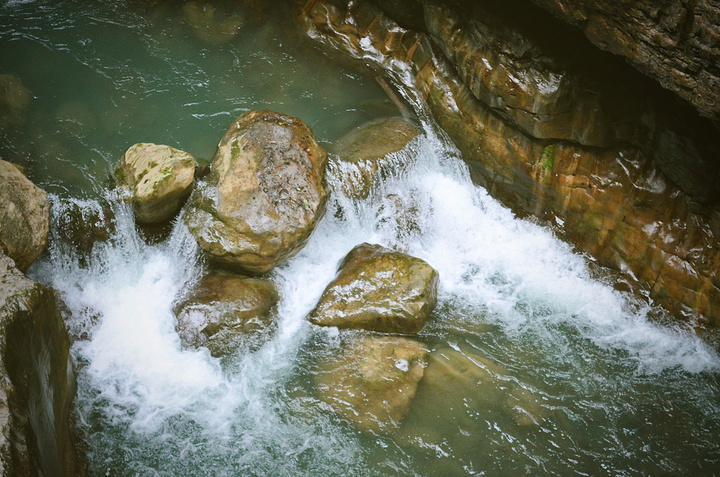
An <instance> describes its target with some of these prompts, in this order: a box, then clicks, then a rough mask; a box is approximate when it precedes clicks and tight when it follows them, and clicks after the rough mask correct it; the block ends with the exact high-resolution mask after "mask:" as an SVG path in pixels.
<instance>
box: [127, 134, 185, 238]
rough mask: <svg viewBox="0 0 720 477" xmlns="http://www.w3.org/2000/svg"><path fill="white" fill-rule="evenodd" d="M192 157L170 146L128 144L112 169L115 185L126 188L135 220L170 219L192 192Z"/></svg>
mask: <svg viewBox="0 0 720 477" xmlns="http://www.w3.org/2000/svg"><path fill="white" fill-rule="evenodd" d="M194 177H195V159H194V158H193V157H192V156H191V155H190V154H188V153H187V152H184V151H180V150H178V149H175V148H173V147H170V146H164V145H160V144H152V143H139V144H135V145H134V146H131V147H130V148H129V149H128V150H127V151H126V152H125V154H124V155H123V157H122V158H121V159H120V162H119V163H118V165H117V167H116V168H115V178H116V179H117V181H118V185H119V186H121V187H126V188H128V189H130V192H131V196H130V201H131V202H132V204H133V209H134V210H135V220H137V221H138V222H139V223H142V224H158V223H162V222H165V221H167V220H170V219H171V218H172V217H173V216H174V215H175V214H176V213H177V211H178V210H180V207H182V205H183V203H184V202H185V199H187V197H188V196H189V195H190V192H192V185H193V179H194Z"/></svg>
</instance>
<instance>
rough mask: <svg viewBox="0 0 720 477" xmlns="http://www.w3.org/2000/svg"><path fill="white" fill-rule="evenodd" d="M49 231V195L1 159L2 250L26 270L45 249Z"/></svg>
mask: <svg viewBox="0 0 720 477" xmlns="http://www.w3.org/2000/svg"><path fill="white" fill-rule="evenodd" d="M49 231H50V201H49V200H48V196H47V194H46V193H45V192H44V191H43V190H42V189H40V188H39V187H37V186H36V185H35V184H33V183H32V182H30V180H29V179H28V178H27V177H25V175H24V174H23V173H22V172H21V171H20V169H18V168H17V167H15V166H14V165H13V164H11V163H9V162H5V161H3V160H0V248H1V249H2V251H3V252H5V254H7V255H8V256H9V257H10V258H12V259H13V260H14V261H15V265H16V266H17V267H18V268H19V269H20V270H22V271H26V270H27V269H28V268H29V267H30V265H31V264H32V263H33V262H34V261H35V260H36V259H37V258H38V257H39V256H40V254H41V253H42V252H43V250H45V244H46V243H47V237H48V233H49Z"/></svg>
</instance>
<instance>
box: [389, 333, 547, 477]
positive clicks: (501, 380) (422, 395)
mask: <svg viewBox="0 0 720 477" xmlns="http://www.w3.org/2000/svg"><path fill="white" fill-rule="evenodd" d="M473 351H475V352H473ZM476 351H477V349H475V348H471V347H470V346H468V345H465V344H463V343H462V342H461V343H460V346H457V345H453V348H450V347H443V348H440V349H438V350H433V351H432V352H431V353H430V354H429V355H428V358H427V367H426V368H425V373H424V377H423V380H422V381H421V382H420V384H419V386H418V389H417V392H416V398H415V401H414V404H413V406H412V408H411V409H410V412H409V413H408V414H407V415H406V416H405V419H404V420H403V422H402V425H401V427H400V429H399V430H398V431H397V433H396V435H395V440H396V441H397V442H398V443H399V444H400V445H409V446H414V447H416V448H417V449H418V450H420V451H425V452H428V453H429V454H430V455H432V456H433V457H434V458H435V457H436V454H435V450H436V449H452V450H453V452H458V455H463V456H465V458H466V459H469V460H470V462H471V465H478V464H482V463H485V461H486V456H488V455H491V454H492V452H494V451H496V450H497V442H495V441H494V440H493V439H489V438H488V435H487V427H486V426H487V423H488V422H492V423H495V425H496V426H498V428H500V429H503V431H504V432H507V433H508V434H509V435H518V434H520V433H526V432H532V431H534V430H539V429H540V425H541V423H542V422H543V420H544V419H545V418H546V416H547V414H548V409H547V408H546V407H544V406H543V404H544V399H545V394H540V393H537V392H533V391H532V387H530V386H528V385H527V384H522V383H519V382H518V381H517V379H516V377H515V376H512V374H511V373H510V372H509V371H508V370H506V369H505V368H503V367H502V366H500V365H498V364H496V363H494V362H492V361H490V360H488V359H485V358H483V357H481V356H478V355H477V354H476ZM439 464H440V465H441V468H445V467H447V469H444V470H445V474H444V475H457V474H461V473H462V467H463V465H467V464H468V462H460V463H458V461H457V460H455V459H452V458H447V459H443V462H440V463H439ZM465 468H467V467H465Z"/></svg>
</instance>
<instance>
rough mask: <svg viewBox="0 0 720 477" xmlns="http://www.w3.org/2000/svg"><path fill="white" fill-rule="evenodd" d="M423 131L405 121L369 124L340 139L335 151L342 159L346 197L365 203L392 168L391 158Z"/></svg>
mask: <svg viewBox="0 0 720 477" xmlns="http://www.w3.org/2000/svg"><path fill="white" fill-rule="evenodd" d="M418 134H420V131H418V129H417V128H416V127H415V126H413V125H412V124H410V123H408V122H407V121H405V120H404V119H401V118H383V119H377V120H375V121H371V122H368V123H366V124H363V125H362V126H360V127H358V128H356V129H354V130H353V131H351V132H349V133H348V134H347V135H345V136H344V137H343V138H342V139H340V140H339V141H338V142H337V143H336V144H335V145H334V146H333V148H332V150H331V152H334V153H335V154H337V155H338V156H339V157H340V167H341V174H342V175H343V176H344V178H343V181H342V183H343V193H345V194H346V195H348V196H351V197H356V198H360V199H364V198H366V197H367V196H368V194H370V190H372V187H373V184H374V183H375V181H376V180H377V178H378V177H379V176H380V175H382V172H383V171H384V170H385V169H387V168H392V167H393V165H394V164H393V163H392V160H391V157H390V155H391V154H393V153H397V152H398V151H400V150H402V149H403V148H404V147H405V146H407V144H408V143H409V142H410V141H411V140H413V139H414V138H415V137H416V136H417V135H418Z"/></svg>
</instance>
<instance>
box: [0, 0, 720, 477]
mask: <svg viewBox="0 0 720 477" xmlns="http://www.w3.org/2000/svg"><path fill="white" fill-rule="evenodd" d="M187 5H191V7H187ZM198 5H201V4H199V3H198V4H192V3H181V2H180V3H179V2H140V1H137V2H78V1H68V2H43V1H35V2H9V3H8V2H6V3H4V4H2V6H0V25H1V26H0V74H13V75H16V76H17V77H19V78H20V79H21V80H22V82H23V83H24V84H25V85H26V87H27V90H28V91H29V92H30V93H31V95H32V100H31V101H30V102H29V104H28V105H27V106H26V107H25V108H23V109H22V113H23V116H22V117H21V119H17V120H15V124H13V125H12V126H11V127H8V128H6V129H5V130H3V131H1V132H0V155H2V157H3V158H5V159H9V160H12V161H16V162H18V163H20V164H21V165H23V166H24V167H26V168H27V170H28V172H29V174H30V176H31V177H32V178H33V180H35V181H36V182H37V183H39V184H41V185H42V186H43V187H44V188H45V189H47V190H48V191H50V192H51V193H52V194H53V232H52V236H51V241H50V245H49V252H48V253H47V254H46V255H45V256H44V257H43V258H42V259H41V260H40V262H39V263H38V264H37V265H36V266H34V267H33V269H32V270H31V274H32V275H33V277H35V278H36V279H38V280H40V281H42V282H44V283H47V284H49V285H51V286H53V287H54V288H55V289H57V290H58V291H59V292H60V293H61V295H62V297H63V300H64V301H65V303H66V304H67V307H68V309H69V310H70V316H69V317H68V326H69V329H70V332H71V334H72V335H73V336H75V337H77V338H78V339H77V340H76V342H75V343H74V345H73V356H74V359H75V363H76V369H77V374H78V398H77V404H76V407H77V420H78V426H79V431H80V432H79V433H80V436H81V444H82V448H83V450H84V451H85V452H86V453H87V458H88V465H89V468H90V473H91V475H97V476H100V475H109V476H128V475H138V476H156V475H161V476H171V475H172V476H206V475H219V476H220V475H273V476H275V475H278V476H283V475H287V476H296V475H310V476H315V475H327V476H331V475H346V476H350V475H352V476H354V475H358V476H364V475H368V476H375V475H398V476H405V475H422V476H425V475H427V476H447V475H511V474H513V475H518V474H519V475H525V474H561V475H568V474H578V475H636V474H641V475H666V474H670V475H712V474H713V472H716V469H717V468H720V444H718V441H717V436H718V433H719V432H720V379H719V377H720V356H719V355H718V351H717V348H716V346H715V345H713V344H711V343H710V342H708V341H703V340H702V339H700V338H698V337H697V336H695V335H694V334H693V332H692V330H689V329H686V328H684V327H682V326H681V325H677V324H673V323H672V322H670V321H667V322H665V321H663V322H659V321H658V320H657V319H654V318H650V317H651V316H652V317H656V316H658V315H662V310H659V309H657V308H652V307H649V306H647V305H645V304H643V303H639V302H637V301H636V300H633V299H632V297H628V296H626V295H623V294H621V293H618V292H617V291H615V290H614V289H613V287H612V282H611V280H612V276H611V275H602V276H599V277H598V275H597V273H594V272H591V271H590V269H589V266H588V264H587V262H586V260H585V259H584V258H583V257H580V256H578V255H576V254H574V253H573V251H572V249H571V247H570V246H569V245H567V244H564V243H562V242H561V241H559V240H558V239H557V238H556V237H555V236H554V234H553V232H552V231H550V230H547V229H545V228H542V227H539V226H537V225H534V224H532V223H529V222H527V221H522V220H518V219H516V218H515V217H514V216H513V214H512V213H511V212H510V211H509V210H507V209H506V208H504V207H503V206H501V205H500V204H498V203H497V202H496V201H495V200H493V199H492V198H491V197H489V196H488V194H487V193H486V191H485V190H483V189H481V188H478V187H476V186H474V185H473V184H472V183H471V182H470V180H469V174H468V171H467V168H466V167H465V165H464V164H463V163H462V161H461V160H460V159H459V157H458V152H457V151H456V150H455V148H454V147H453V145H452V144H451V143H450V142H449V141H448V140H447V139H446V138H445V137H444V135H443V134H442V131H439V130H437V128H435V126H434V125H433V124H432V121H430V120H428V119H427V118H426V117H425V116H424V114H423V105H422V103H421V102H420V101H416V100H413V94H412V91H409V92H407V96H408V98H409V99H408V102H409V103H411V104H412V105H413V106H414V107H415V109H416V111H417V113H418V116H419V118H420V119H421V123H422V126H423V133H422V134H421V136H420V137H419V138H418V139H417V140H415V141H413V142H412V143H411V144H410V145H409V146H408V148H406V149H405V150H404V151H402V152H401V153H400V154H399V155H398V157H397V158H396V159H397V162H398V163H400V164H404V167H403V168H402V170H398V171H396V173H395V174H393V175H391V176H389V177H387V178H386V180H385V181H384V183H383V184H381V185H380V186H379V187H378V188H377V189H376V190H374V191H373V193H372V194H371V195H370V196H369V197H368V198H367V199H365V200H361V201H356V200H352V199H350V198H348V197H345V196H343V195H342V193H340V192H338V191H339V190H341V188H340V183H341V178H340V172H341V169H340V168H339V166H337V164H336V163H335V162H334V161H331V162H332V167H331V168H330V171H329V178H328V181H329V184H330V186H331V187H332V188H333V190H334V191H335V192H333V195H332V198H331V200H330V201H329V206H328V212H327V213H326V215H325V217H324V219H323V220H322V221H321V223H320V224H319V226H318V229H317V230H316V232H315V233H314V234H313V236H312V237H311V239H310V241H309V243H308V244H307V246H306V247H305V248H304V249H303V250H302V252H301V253H300V254H298V255H297V256H296V257H294V258H293V259H291V260H289V261H288V262H287V263H286V264H284V265H283V266H281V267H279V268H278V269H276V270H275V271H274V272H273V273H272V274H271V275H270V279H272V280H273V281H274V282H275V284H276V286H277V288H278V290H279V293H280V297H281V299H280V303H279V305H278V309H277V313H276V316H275V317H274V318H275V321H276V324H277V326H275V327H272V329H268V330H267V331H266V332H265V333H263V334H262V335H261V336H260V337H259V340H258V342H257V343H256V346H254V347H252V348H248V349H244V350H241V351H240V352H239V353H238V354H236V355H233V356H230V357H228V358H225V359H223V360H218V359H215V358H212V357H211V356H210V355H209V353H208V352H207V350H204V349H199V350H187V349H182V347H181V346H180V341H179V338H178V336H177V333H176V331H175V317H174V315H173V308H174V305H175V304H176V303H177V302H178V301H179V300H182V297H183V296H184V294H186V293H187V292H188V291H189V290H190V289H191V288H192V286H193V284H194V283H195V282H196V281H197V279H198V278H199V277H201V276H202V275H203V274H204V273H206V272H207V265H206V264H205V263H204V261H203V260H202V257H201V255H200V253H199V251H198V249H197V246H196V245H195V242H194V240H193V239H192V238H191V237H190V236H189V235H188V233H187V231H186V230H185V227H184V226H183V224H182V221H179V222H177V223H176V224H174V225H173V227H172V230H171V232H170V233H169V236H168V237H166V238H160V239H154V240H153V243H148V241H147V240H146V238H145V236H144V232H143V231H142V230H138V229H137V228H136V227H135V224H134V220H133V216H132V211H131V209H130V208H129V207H128V206H127V205H126V204H124V203H122V202H121V201H119V200H118V199H117V197H114V196H113V195H112V194H108V193H107V192H105V184H106V179H107V177H108V175H109V172H110V171H111V169H112V167H113V165H114V164H115V163H116V161H117V159H118V158H119V157H120V155H121V154H122V153H123V152H124V150H125V149H126V148H127V147H128V146H129V145H131V144H133V143H135V142H140V141H146V142H147V141H154V142H158V143H166V144H170V145H173V146H175V147H179V148H181V149H185V150H187V151H188V152H190V153H192V154H194V155H195V156H196V157H197V158H203V159H208V158H210V157H211V156H212V154H213V152H214V148H215V145H216V144H217V141H218V140H219V138H220V137H221V136H222V133H223V132H224V131H225V129H226V127H227V125H228V124H229V122H230V121H232V120H233V119H234V118H235V117H236V116H238V115H239V114H240V113H242V112H243V111H245V110H247V109H258V108H265V107H267V108H270V109H275V110H278V111H281V112H285V113H288V114H292V115H295V116H297V117H300V118H301V119H303V120H304V121H305V122H307V123H308V124H309V125H311V127H312V128H313V130H314V131H315V133H316V135H317V136H318V138H319V139H320V141H321V142H322V143H323V144H325V145H330V144H331V143H332V142H333V141H334V140H336V139H337V138H338V137H340V136H341V135H342V134H344V133H345V132H347V131H348V130H349V129H351V128H352V127H354V126H356V125H358V124H361V123H363V122H364V121H366V120H369V119H373V118H377V117H382V116H391V115H397V114H398V111H397V110H396V109H395V106H394V105H393V103H392V102H391V101H390V100H389V99H388V98H387V96H386V95H385V93H384V92H383V90H382V89H381V88H380V87H379V86H378V84H377V82H376V80H375V77H374V74H373V73H372V72H370V71H369V70H365V69H358V68H359V67H357V66H356V65H355V64H354V63H350V62H346V61H345V60H343V59H342V58H339V57H335V56H332V54H331V53H329V52H327V51H325V50H322V49H317V48H316V47H315V45H314V44H313V43H312V42H309V41H308V40H306V39H304V38H303V37H302V35H300V33H298V31H297V30H296V29H295V27H294V20H293V18H294V17H293V10H292V8H291V7H290V6H287V5H284V4H282V3H274V4H273V5H272V7H270V6H268V3H267V2H266V3H263V2H260V4H259V5H260V10H258V9H257V7H258V4H257V3H254V2H232V3H230V2H228V3H227V4H222V3H220V4H215V5H218V6H217V7H216V8H217V10H216V15H219V16H218V17H216V19H219V20H220V21H221V22H225V25H226V26H227V28H220V32H219V33H218V31H217V30H216V31H215V33H213V34H211V32H208V31H207V30H206V29H202V28H200V30H198V25H201V23H202V22H201V19H198V11H201V10H198ZM233 5H237V6H235V7H234V6H233ZM205 12H206V13H207V10H206V11H205ZM200 16H202V15H200ZM193 25H195V26H193ZM235 32H236V33H235ZM398 201H399V203H400V204H401V207H400V212H401V213H407V214H410V215H411V218H410V219H408V220H404V219H401V220H388V217H385V216H384V215H383V210H385V211H386V210H388V209H391V208H390V207H389V205H390V204H395V205H396V204H397V203H398ZM73 210H81V211H83V212H84V214H85V215H84V217H85V219H84V220H81V221H80V227H83V224H84V225H85V226H86V227H87V228H88V229H90V228H91V226H92V225H93V224H92V223H94V222H97V221H98V220H97V217H100V218H101V220H99V222H100V224H99V225H97V224H95V225H94V226H95V227H96V228H97V227H100V228H102V223H103V222H105V223H111V224H112V225H113V226H112V227H110V230H111V232H110V239H109V240H107V241H105V242H99V243H98V244H96V245H95V247H94V248H93V249H92V250H91V251H88V252H79V251H78V250H77V249H76V248H75V247H73V246H71V245H69V244H68V243H66V242H64V241H63V240H61V237H63V236H65V235H66V233H65V231H63V230H61V229H62V228H63V227H65V226H66V225H65V224H66V223H67V221H66V220H65V219H67V218H68V217H70V216H71V215H72V214H73ZM417 210H420V211H421V213H419V214H417V213H416V212H413V211H417ZM110 212H112V213H110ZM413 214H414V215H413ZM91 217H93V218H92V219H91ZM103 217H104V218H103ZM409 222H412V226H409V225H408V224H409ZM363 241H367V242H373V243H380V244H383V245H386V246H390V247H396V248H402V249H403V250H407V251H408V252H409V253H411V254H412V255H415V256H418V257H421V258H423V259H425V260H426V261H427V262H428V263H430V264H431V265H432V266H433V267H435V268H436V269H437V270H438V271H439V273H440V292H439V305H438V308H437V310H436V311H435V312H434V314H433V316H432V317H431V320H430V322H429V323H428V325H427V326H426V328H425V329H424V330H423V331H422V332H421V333H420V335H419V336H418V338H417V339H418V340H420V341H422V342H423V343H424V344H425V345H427V347H428V348H429V349H430V350H431V353H430V359H429V364H428V367H427V368H426V370H425V376H424V378H423V380H422V381H421V382H420V384H419V387H418V391H417V394H416V396H415V398H414V399H413V401H412V405H411V408H410V411H409V414H408V415H407V416H406V418H405V419H404V421H403V422H402V425H401V426H400V428H399V429H398V430H397V432H395V433H392V434H390V435H372V434H364V433H360V432H358V431H356V430H355V428H354V427H353V426H352V424H351V423H349V422H346V421H344V420H343V419H341V418H339V417H337V416H336V415H334V414H333V413H332V412H330V411H329V410H328V408H327V406H326V405H325V404H324V403H323V402H322V400H321V399H320V397H319V396H318V394H317V392H316V373H317V369H318V366H320V365H321V363H322V362H324V361H325V360H326V359H328V358H330V357H332V356H334V355H335V354H336V353H338V352H340V350H342V349H343V347H344V346H346V344H347V343H348V342H349V341H350V340H352V339H354V338H355V337H356V336H357V335H358V333H353V332H342V333H340V332H338V331H337V330H335V329H323V328H319V327H315V326H312V325H310V324H309V323H308V322H307V321H306V320H305V316H306V314H307V313H308V312H309V311H310V310H311V309H312V308H313V306H314V305H315V303H316V302H317V299H318V298H319V296H320V294H321V292H322V291H323V289H324V287H325V285H326V284H327V283H328V282H329V281H330V280H331V279H332V277H333V275H334V273H335V267H336V264H337V262H338V261H339V260H340V259H341V258H342V257H343V256H344V255H345V254H346V253H347V252H348V251H350V250H351V249H352V248H353V247H354V246H355V245H357V244H358V243H361V242H363ZM179 257H181V259H179Z"/></svg>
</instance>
